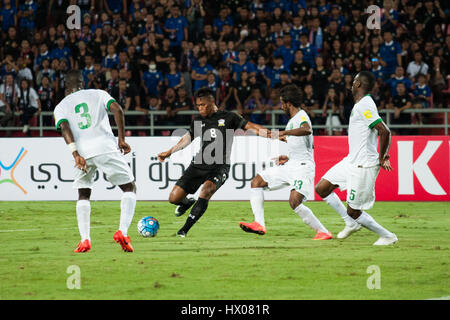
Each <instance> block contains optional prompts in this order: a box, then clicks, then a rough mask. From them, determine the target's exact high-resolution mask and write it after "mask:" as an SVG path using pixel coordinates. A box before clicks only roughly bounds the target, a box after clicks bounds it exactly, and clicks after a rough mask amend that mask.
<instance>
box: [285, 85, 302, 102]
mask: <svg viewBox="0 0 450 320" xmlns="http://www.w3.org/2000/svg"><path fill="white" fill-rule="evenodd" d="M280 98H281V99H283V101H284V102H285V103H288V102H290V103H291V104H292V105H293V106H294V107H297V108H299V107H300V106H301V104H302V102H303V95H302V92H301V90H300V89H299V87H297V86H296V85H295V84H293V83H291V84H287V85H285V86H283V87H282V88H281V90H280Z"/></svg>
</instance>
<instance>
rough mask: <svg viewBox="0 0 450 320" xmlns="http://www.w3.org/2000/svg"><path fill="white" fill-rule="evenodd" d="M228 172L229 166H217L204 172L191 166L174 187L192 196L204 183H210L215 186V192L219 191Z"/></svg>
mask: <svg viewBox="0 0 450 320" xmlns="http://www.w3.org/2000/svg"><path fill="white" fill-rule="evenodd" d="M229 172H230V166H229V165H219V166H217V167H215V168H213V169H206V170H205V169H199V168H195V167H194V166H193V165H192V164H191V165H190V166H189V167H188V168H187V169H186V171H185V172H184V173H183V175H182V176H181V178H180V179H178V181H177V182H176V183H175V185H177V186H179V187H180V188H182V189H183V190H184V191H186V193H188V194H194V193H196V192H197V190H198V188H200V186H201V185H202V184H203V183H205V181H211V182H213V183H214V184H215V185H216V190H219V188H220V187H221V186H222V185H223V184H224V183H225V181H227V179H228V175H229Z"/></svg>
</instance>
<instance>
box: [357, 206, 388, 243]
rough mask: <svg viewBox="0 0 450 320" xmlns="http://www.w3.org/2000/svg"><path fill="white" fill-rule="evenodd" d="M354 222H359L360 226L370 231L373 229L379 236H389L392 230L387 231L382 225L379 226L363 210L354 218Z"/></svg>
mask: <svg viewBox="0 0 450 320" xmlns="http://www.w3.org/2000/svg"><path fill="white" fill-rule="evenodd" d="M356 222H358V223H360V224H361V225H362V226H364V227H366V228H367V229H369V230H370V231H373V232H375V233H377V234H379V235H380V237H384V238H385V237H391V236H392V232H389V231H388V230H386V229H385V228H383V227H382V226H380V225H379V224H378V223H377V222H376V221H375V220H374V218H372V216H371V215H370V214H368V213H367V212H365V211H363V212H362V213H361V215H360V216H359V218H358V219H356Z"/></svg>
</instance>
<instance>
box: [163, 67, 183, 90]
mask: <svg viewBox="0 0 450 320" xmlns="http://www.w3.org/2000/svg"><path fill="white" fill-rule="evenodd" d="M164 82H165V85H166V87H167V88H174V89H178V88H180V87H183V86H184V78H183V76H182V74H181V72H179V71H178V70H177V63H176V62H175V61H172V62H170V63H169V72H168V73H167V74H166V77H165V79H164Z"/></svg>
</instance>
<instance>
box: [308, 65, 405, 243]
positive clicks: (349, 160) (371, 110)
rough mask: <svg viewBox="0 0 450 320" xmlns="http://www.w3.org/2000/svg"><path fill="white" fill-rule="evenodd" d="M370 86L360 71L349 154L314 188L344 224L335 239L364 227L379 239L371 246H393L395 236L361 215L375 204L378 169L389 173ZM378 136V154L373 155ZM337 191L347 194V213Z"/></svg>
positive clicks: (385, 136)
mask: <svg viewBox="0 0 450 320" xmlns="http://www.w3.org/2000/svg"><path fill="white" fill-rule="evenodd" d="M374 85H375V76H374V75H373V74H372V73H371V72H368V71H362V72H360V73H358V75H357V76H356V77H355V79H354V81H353V86H352V92H353V97H354V99H355V102H356V103H355V106H354V107H353V109H352V112H351V116H350V123H349V128H348V144H349V154H348V156H347V157H345V158H344V159H342V160H341V161H340V162H339V163H337V164H336V165H335V166H334V167H332V168H331V169H330V170H328V171H327V173H325V175H324V176H323V177H322V179H321V180H320V181H319V183H318V184H317V185H316V192H317V193H318V194H319V195H320V196H321V197H322V198H323V199H324V200H325V201H326V202H327V203H328V204H329V205H330V206H331V207H332V208H333V209H334V210H335V211H336V212H338V213H339V214H340V215H341V216H342V218H343V219H344V221H345V228H344V230H342V231H341V232H340V233H339V234H338V236H337V238H338V239H345V238H347V237H348V236H350V235H351V234H352V233H354V232H356V231H358V230H360V229H361V226H364V227H366V228H367V229H369V230H371V231H373V232H375V233H377V234H378V235H379V236H380V238H379V239H378V240H377V241H376V242H375V243H374V245H389V244H393V243H395V242H397V240H398V239H397V237H396V235H395V234H394V233H392V232H390V231H388V230H386V229H385V228H383V227H382V226H380V225H379V224H378V223H377V222H376V221H375V220H374V219H373V218H372V217H371V216H370V215H369V214H368V213H367V212H365V211H364V210H369V209H371V208H372V207H373V204H374V202H375V181H376V179H377V176H378V173H379V171H380V167H381V168H383V169H384V170H387V171H391V170H392V168H391V165H390V162H389V154H388V152H389V146H390V143H391V133H390V131H389V128H388V127H387V126H386V125H385V124H384V122H383V121H382V119H381V118H380V116H379V115H378V110H377V106H376V104H375V102H374V101H373V99H372V97H371V96H370V94H369V93H370V92H371V91H372V89H373V87H374ZM378 136H379V137H380V153H378V151H377V149H378ZM338 187H339V188H340V189H341V190H347V209H345V206H344V205H343V204H342V202H341V201H340V200H339V198H338V196H337V195H336V193H334V192H333V191H334V190H335V189H336V188H338Z"/></svg>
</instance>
